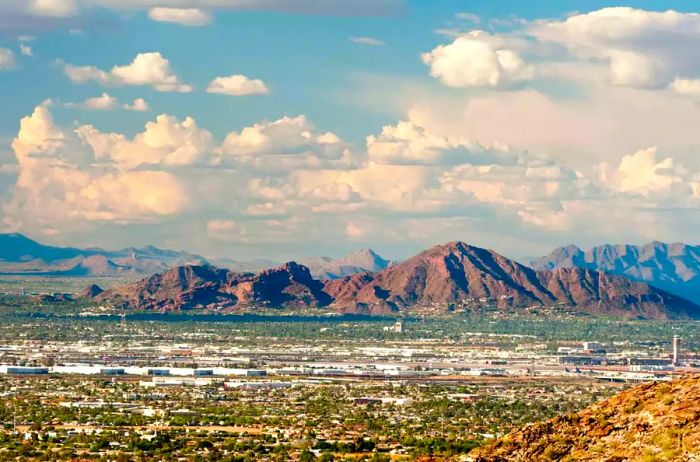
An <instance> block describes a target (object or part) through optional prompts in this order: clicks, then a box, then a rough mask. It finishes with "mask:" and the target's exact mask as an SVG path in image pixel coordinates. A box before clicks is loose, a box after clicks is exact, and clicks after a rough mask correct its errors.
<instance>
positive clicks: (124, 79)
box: [63, 52, 192, 93]
mask: <svg viewBox="0 0 700 462" xmlns="http://www.w3.org/2000/svg"><path fill="white" fill-rule="evenodd" d="M63 71H64V72H65V74H66V75H67V76H68V78H69V79H70V80H71V81H73V82H75V83H85V82H89V81H95V82H98V83H99V84H101V85H115V86H116V85H149V86H152V87H153V88H154V89H155V90H156V91H161V92H179V93H189V92H191V91H192V86H190V85H187V84H184V83H182V82H181V81H180V79H179V77H178V76H177V75H175V74H174V73H173V71H172V69H171V68H170V62H169V61H168V60H167V59H165V58H164V57H163V56H162V55H161V54H160V53H158V52H150V53H139V54H138V55H136V57H135V58H134V60H133V61H132V62H131V63H130V64H127V65H124V66H114V67H113V68H112V69H111V70H110V71H103V70H100V69H98V68H96V67H94V66H74V65H72V64H64V66H63Z"/></svg>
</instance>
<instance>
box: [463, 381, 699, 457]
mask: <svg viewBox="0 0 700 462" xmlns="http://www.w3.org/2000/svg"><path fill="white" fill-rule="evenodd" d="M468 460H472V461H473V462H510V461H513V462H516V461H517V462H521V461H522V462H524V461H528V462H544V461H552V460H560V461H583V462H603V461H620V462H622V461H646V460H649V461H651V460H657V461H666V460H667V461H679V462H690V461H695V460H700V375H693V376H688V377H685V378H680V379H677V380H674V381H672V382H657V383H649V384H645V385H641V386H638V387H636V388H632V389H630V390H627V391H623V392H622V393H620V394H618V395H616V396H614V397H612V398H610V399H608V400H606V401H603V402H601V403H598V404H594V405H593V406H591V407H589V408H587V409H584V410H583V411H581V412H579V413H576V414H569V415H563V416H559V417H555V418H554V419H551V420H548V421H546V422H541V423H535V424H532V425H528V426H527V427H525V428H523V429H522V430H519V431H515V432H512V433H510V434H508V435H507V436H505V437H503V438H501V439H499V440H496V441H495V442H493V443H491V444H489V445H487V446H484V447H481V448H478V449H476V450H474V451H472V453H471V454H470V458H469V459H468Z"/></svg>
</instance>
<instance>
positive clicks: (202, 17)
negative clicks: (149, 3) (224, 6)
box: [148, 7, 211, 26]
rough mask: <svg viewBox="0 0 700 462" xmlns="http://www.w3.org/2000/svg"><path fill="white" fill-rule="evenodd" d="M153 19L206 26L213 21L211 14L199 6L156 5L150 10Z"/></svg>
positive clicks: (150, 16) (184, 24)
mask: <svg viewBox="0 0 700 462" xmlns="http://www.w3.org/2000/svg"><path fill="white" fill-rule="evenodd" d="M148 17H149V18H151V19H152V20H153V21H159V22H172V23H177V24H181V25H183V26H205V25H207V24H209V23H210V22H211V14H210V13H208V12H206V11H204V10H200V9H199V8H167V7H154V8H151V9H150V10H148Z"/></svg>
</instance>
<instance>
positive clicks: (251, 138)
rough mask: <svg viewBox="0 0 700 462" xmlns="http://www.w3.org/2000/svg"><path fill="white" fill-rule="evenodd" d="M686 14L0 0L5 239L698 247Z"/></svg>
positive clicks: (313, 1) (699, 11)
mask: <svg viewBox="0 0 700 462" xmlns="http://www.w3.org/2000/svg"><path fill="white" fill-rule="evenodd" d="M698 121H700V7H698V6H697V3H696V2H694V1H687V0H686V1H631V2H626V3H624V4H619V3H609V2H605V1H574V0H571V1H563V0H540V1H538V2H524V1H514V0H489V1H479V0H440V1H432V0H431V1H428V0H3V1H2V2H0V231H2V232H21V233H24V234H27V235H29V236H31V237H33V238H35V239H37V240H39V241H42V242H46V243H50V244H55V245H71V246H81V247H89V246H101V247H105V248H110V249H114V248H120V247H125V246H131V245H136V246H141V245H147V244H153V245H156V246H159V247H164V248H175V249H185V250H188V251H191V252H197V253H200V254H202V255H205V256H209V257H229V258H236V259H240V260H250V259H253V258H269V259H274V260H277V261H282V260H286V259H290V258H296V257H305V256H318V255H327V256H341V255H343V254H345V253H348V252H349V251H352V250H356V249H359V248H366V247H371V248H373V249H375V250H377V251H379V253H381V254H383V255H385V256H387V257H390V258H404V257H407V256H409V255H411V254H413V253H416V252H418V251H420V250H422V249H424V248H426V247H428V246H430V245H434V244H439V243H444V242H447V241H453V240H461V241H465V242H468V243H470V244H473V245H478V246H482V247H488V248H491V249H495V250H497V251H499V252H501V253H503V254H505V255H508V256H511V257H516V258H526V257H531V256H537V255H542V254H545V253H548V252H549V251H550V250H551V249H552V248H554V247H556V246H559V245H566V244H570V243H573V244H577V245H579V246H581V247H590V246H593V245H597V244H601V243H644V242H648V241H651V240H660V241H666V242H676V241H678V242H686V243H691V244H698V242H697V231H696V230H697V229H699V225H700V208H699V207H700V130H699V128H698V123H699V122H698Z"/></svg>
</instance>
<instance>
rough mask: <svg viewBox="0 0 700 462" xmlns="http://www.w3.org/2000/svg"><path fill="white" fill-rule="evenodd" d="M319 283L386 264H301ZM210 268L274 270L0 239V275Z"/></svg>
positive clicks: (351, 259)
mask: <svg viewBox="0 0 700 462" xmlns="http://www.w3.org/2000/svg"><path fill="white" fill-rule="evenodd" d="M303 262H304V263H305V264H306V266H308V267H309V268H310V269H311V272H312V275H313V276H314V277H316V278H319V279H334V278H340V277H343V276H347V275H351V274H356V273H361V272H365V271H379V270H381V269H384V268H386V267H387V266H388V265H389V264H390V262H389V261H388V260H385V259H383V258H382V257H380V256H379V255H377V254H376V253H375V252H374V251H372V250H369V249H367V250H360V251H357V252H354V253H352V254H350V255H348V256H347V257H344V258H340V259H332V258H328V257H318V258H310V259H307V260H303ZM209 264H211V265H215V266H217V267H220V268H227V269H230V270H232V271H235V272H259V271H262V270H265V269H269V268H273V267H276V266H278V265H279V262H275V261H272V260H266V259H256V260H252V261H239V260H234V259H232V258H213V259H207V258H205V257H203V256H201V255H196V254H192V253H189V252H184V251H175V250H163V249H159V248H156V247H153V246H147V247H142V248H134V247H129V248H126V249H121V250H116V251H110V250H104V249H99V248H88V249H78V248H72V247H53V246H48V245H44V244H40V243H38V242H36V241H34V240H32V239H30V238H28V237H27V236H24V235H22V234H17V233H13V234H0V273H4V274H25V275H50V276H125V275H150V274H155V273H158V272H163V271H167V270H168V269H170V268H173V267H176V266H182V265H200V266H201V265H209Z"/></svg>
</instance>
